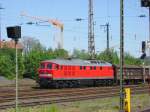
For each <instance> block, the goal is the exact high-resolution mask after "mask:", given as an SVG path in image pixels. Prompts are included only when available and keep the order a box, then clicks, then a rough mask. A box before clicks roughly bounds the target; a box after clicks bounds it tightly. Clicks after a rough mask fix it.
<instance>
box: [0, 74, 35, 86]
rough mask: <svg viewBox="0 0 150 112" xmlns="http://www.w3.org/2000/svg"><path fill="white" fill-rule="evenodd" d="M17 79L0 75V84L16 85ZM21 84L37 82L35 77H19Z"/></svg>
mask: <svg viewBox="0 0 150 112" xmlns="http://www.w3.org/2000/svg"><path fill="white" fill-rule="evenodd" d="M14 84H15V80H8V79H6V78H5V77H2V76H0V86H9V85H14ZM19 84H21V85H35V84H36V82H35V80H33V79H27V78H25V79H19Z"/></svg>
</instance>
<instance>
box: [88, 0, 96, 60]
mask: <svg viewBox="0 0 150 112" xmlns="http://www.w3.org/2000/svg"><path fill="white" fill-rule="evenodd" d="M88 52H89V54H90V57H91V59H94V58H95V41H94V20H93V0H89V11H88Z"/></svg>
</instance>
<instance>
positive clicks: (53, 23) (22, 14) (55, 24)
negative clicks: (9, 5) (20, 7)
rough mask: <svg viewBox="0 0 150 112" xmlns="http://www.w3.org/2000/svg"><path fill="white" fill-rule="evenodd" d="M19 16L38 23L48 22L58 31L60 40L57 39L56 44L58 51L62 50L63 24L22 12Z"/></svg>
mask: <svg viewBox="0 0 150 112" xmlns="http://www.w3.org/2000/svg"><path fill="white" fill-rule="evenodd" d="M20 15H21V16H24V17H28V18H31V19H34V20H39V21H42V22H48V23H50V24H52V25H54V26H55V27H57V28H59V29H60V39H59V42H58V49H63V30H64V25H63V23H61V22H60V21H58V20H56V19H49V18H43V17H37V16H30V15H28V14H27V13H25V12H22V13H21V14H20Z"/></svg>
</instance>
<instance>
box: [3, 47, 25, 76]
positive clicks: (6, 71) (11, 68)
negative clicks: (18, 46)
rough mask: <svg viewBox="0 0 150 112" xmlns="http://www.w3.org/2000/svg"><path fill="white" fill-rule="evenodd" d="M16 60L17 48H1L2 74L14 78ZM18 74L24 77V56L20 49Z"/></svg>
mask: <svg viewBox="0 0 150 112" xmlns="http://www.w3.org/2000/svg"><path fill="white" fill-rule="evenodd" d="M15 62H16V61H15V49H12V48H7V47H4V48H1V49H0V65H1V66H0V75H2V76H5V77H7V78H9V79H12V78H14V77H15ZM18 74H19V77H22V76H23V74H24V65H23V57H22V53H21V51H20V50H19V51H18Z"/></svg>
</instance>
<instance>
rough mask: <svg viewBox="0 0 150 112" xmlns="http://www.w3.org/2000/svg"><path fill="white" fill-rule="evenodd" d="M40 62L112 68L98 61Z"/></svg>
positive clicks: (58, 60) (108, 64) (64, 60)
mask: <svg viewBox="0 0 150 112" xmlns="http://www.w3.org/2000/svg"><path fill="white" fill-rule="evenodd" d="M42 62H52V63H56V64H59V65H79V66H112V64H110V63H107V62H104V61H100V60H81V59H52V60H45V61H42Z"/></svg>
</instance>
